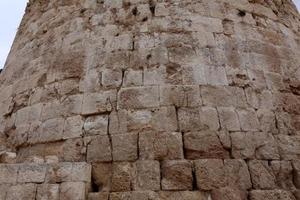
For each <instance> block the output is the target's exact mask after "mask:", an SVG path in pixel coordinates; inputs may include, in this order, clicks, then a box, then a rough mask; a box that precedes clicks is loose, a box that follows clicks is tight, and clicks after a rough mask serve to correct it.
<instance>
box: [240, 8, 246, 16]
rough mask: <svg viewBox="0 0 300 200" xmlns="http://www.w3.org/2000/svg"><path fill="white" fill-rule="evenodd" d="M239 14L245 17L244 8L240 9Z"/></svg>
mask: <svg viewBox="0 0 300 200" xmlns="http://www.w3.org/2000/svg"><path fill="white" fill-rule="evenodd" d="M238 16H240V17H245V16H246V12H245V11H244V10H239V13H238Z"/></svg>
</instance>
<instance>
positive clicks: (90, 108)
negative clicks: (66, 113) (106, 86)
mask: <svg viewBox="0 0 300 200" xmlns="http://www.w3.org/2000/svg"><path fill="white" fill-rule="evenodd" d="M116 94H117V91H116V90H110V91H103V92H100V93H87V94H85V95H84V97H83V105H82V114H83V115H93V114H101V113H105V112H109V111H111V110H112V109H113V107H114V105H115V102H116V98H117V95H116Z"/></svg>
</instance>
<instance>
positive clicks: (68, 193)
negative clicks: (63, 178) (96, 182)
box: [59, 182, 86, 200]
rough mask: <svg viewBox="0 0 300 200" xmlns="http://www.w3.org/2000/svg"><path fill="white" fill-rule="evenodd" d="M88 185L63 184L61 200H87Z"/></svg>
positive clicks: (61, 186)
mask: <svg viewBox="0 0 300 200" xmlns="http://www.w3.org/2000/svg"><path fill="white" fill-rule="evenodd" d="M85 196H86V185H85V183H82V182H63V183H62V184H61V185H60V194H59V197H60V200H70V199H73V200H85Z"/></svg>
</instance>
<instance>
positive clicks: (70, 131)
mask: <svg viewBox="0 0 300 200" xmlns="http://www.w3.org/2000/svg"><path fill="white" fill-rule="evenodd" d="M82 127H83V120H82V117H81V116H80V115H77V116H73V117H68V118H67V119H66V121H65V124H64V132H63V139H70V138H78V137H81V136H82V135H83V133H82Z"/></svg>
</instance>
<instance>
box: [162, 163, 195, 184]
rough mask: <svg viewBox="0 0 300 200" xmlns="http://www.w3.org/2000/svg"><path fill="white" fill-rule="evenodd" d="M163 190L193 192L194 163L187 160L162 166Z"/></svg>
mask: <svg viewBox="0 0 300 200" xmlns="http://www.w3.org/2000/svg"><path fill="white" fill-rule="evenodd" d="M161 170H162V172H161V173H162V180H161V186H162V190H192V189H193V175H192V163H191V162H189V161H185V160H178V161H177V160H174V161H164V162H163V163H162V166H161Z"/></svg>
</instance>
